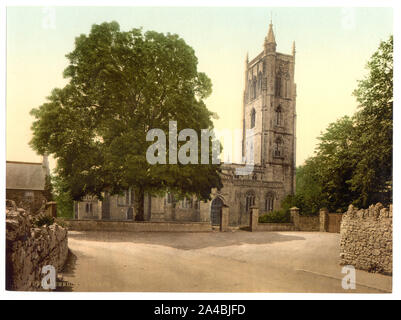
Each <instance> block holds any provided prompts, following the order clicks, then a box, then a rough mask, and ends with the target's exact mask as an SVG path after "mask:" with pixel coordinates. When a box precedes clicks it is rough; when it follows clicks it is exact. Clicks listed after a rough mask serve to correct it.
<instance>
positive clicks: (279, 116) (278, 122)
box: [274, 106, 283, 126]
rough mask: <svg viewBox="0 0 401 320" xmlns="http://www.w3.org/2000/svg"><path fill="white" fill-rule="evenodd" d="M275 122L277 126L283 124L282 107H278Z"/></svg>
mask: <svg viewBox="0 0 401 320" xmlns="http://www.w3.org/2000/svg"><path fill="white" fill-rule="evenodd" d="M274 122H275V125H276V126H281V125H282V123H283V112H282V110H281V106H278V107H277V109H276V112H275V120H274Z"/></svg>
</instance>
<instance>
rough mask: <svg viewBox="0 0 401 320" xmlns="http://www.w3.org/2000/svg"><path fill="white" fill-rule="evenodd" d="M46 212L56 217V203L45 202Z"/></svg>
mask: <svg viewBox="0 0 401 320" xmlns="http://www.w3.org/2000/svg"><path fill="white" fill-rule="evenodd" d="M46 213H47V214H48V215H49V216H51V217H54V218H57V204H56V202H54V201H50V202H47V203H46Z"/></svg>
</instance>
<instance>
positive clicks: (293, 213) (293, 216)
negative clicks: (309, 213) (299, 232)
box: [290, 207, 299, 229]
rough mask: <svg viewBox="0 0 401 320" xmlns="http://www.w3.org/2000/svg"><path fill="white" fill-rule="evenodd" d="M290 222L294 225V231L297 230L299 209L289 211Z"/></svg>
mask: <svg viewBox="0 0 401 320" xmlns="http://www.w3.org/2000/svg"><path fill="white" fill-rule="evenodd" d="M290 216H291V222H292V223H293V224H294V226H295V228H296V229H299V208H297V207H292V208H291V209H290Z"/></svg>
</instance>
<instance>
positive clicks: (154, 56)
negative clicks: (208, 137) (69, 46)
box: [31, 22, 221, 220]
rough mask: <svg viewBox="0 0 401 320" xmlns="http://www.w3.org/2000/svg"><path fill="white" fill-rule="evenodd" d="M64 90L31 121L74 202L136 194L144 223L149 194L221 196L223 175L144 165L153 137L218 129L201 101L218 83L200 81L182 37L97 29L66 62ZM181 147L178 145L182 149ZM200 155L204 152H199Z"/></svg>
mask: <svg viewBox="0 0 401 320" xmlns="http://www.w3.org/2000/svg"><path fill="white" fill-rule="evenodd" d="M66 57H67V58H68V60H69V65H68V67H67V68H66V69H65V71H64V77H66V78H67V79H69V82H68V84H67V85H66V86H65V87H64V88H62V89H59V88H58V89H54V90H53V92H52V93H51V95H50V96H49V97H48V101H47V102H46V103H44V104H43V105H41V106H40V107H39V108H36V109H33V110H32V111H31V114H32V115H33V116H34V117H35V118H36V120H35V121H34V123H33V125H32V130H33V138H32V140H31V146H32V147H33V148H34V149H35V150H37V151H38V153H40V154H45V153H46V154H51V155H53V156H54V158H55V159H57V168H56V172H57V175H58V176H59V177H60V178H61V179H62V180H63V181H62V185H63V186H64V187H65V188H66V189H68V190H69V193H70V195H71V197H72V198H73V199H75V200H80V199H81V198H82V197H83V196H84V195H87V194H92V195H96V196H98V197H99V198H100V199H101V198H102V195H103V192H105V191H106V192H108V193H110V194H117V193H120V192H121V191H122V190H124V189H127V188H129V187H132V188H134V190H135V201H136V202H135V204H136V210H137V212H138V213H139V214H137V218H138V219H139V220H142V219H143V196H144V193H146V192H148V193H157V192H165V191H167V190H170V191H175V192H178V193H192V194H196V195H198V196H199V198H200V199H207V198H208V197H209V195H210V189H211V188H212V187H218V188H220V187H221V181H220V177H219V171H220V167H219V165H213V164H209V165H196V164H188V165H182V164H174V165H173V164H155V165H150V164H149V163H148V162H147V160H146V150H147V148H148V147H149V145H150V144H151V142H148V141H146V134H147V132H148V131H149V130H150V129H153V128H158V129H162V130H163V131H164V132H165V133H166V134H167V133H168V130H169V121H170V120H173V121H177V127H178V131H180V130H181V129H183V128H191V129H194V130H195V131H196V132H197V133H198V134H199V136H200V131H201V129H212V128H213V122H212V113H211V112H210V111H209V110H208V109H207V107H206V105H205V103H204V99H205V98H206V97H208V96H209V95H210V94H211V91H212V84H211V80H210V79H209V78H208V77H207V75H206V74H204V73H201V72H198V71H197V58H196V56H195V52H194V50H193V49H192V48H191V47H190V46H189V45H187V44H186V43H185V41H184V40H183V39H181V38H180V37H179V36H178V35H175V34H169V33H167V34H162V33H157V32H155V31H147V32H143V31H142V30H141V29H132V30H130V31H126V32H125V31H120V27H119V25H118V23H117V22H111V23H103V24H100V25H93V26H92V29H91V32H90V34H89V35H85V34H82V35H80V36H79V37H77V38H76V40H75V48H74V50H73V51H72V52H70V53H69V54H67V55H66ZM184 143H185V141H184V142H179V145H180V144H181V145H182V144H184ZM199 152H200V146H199Z"/></svg>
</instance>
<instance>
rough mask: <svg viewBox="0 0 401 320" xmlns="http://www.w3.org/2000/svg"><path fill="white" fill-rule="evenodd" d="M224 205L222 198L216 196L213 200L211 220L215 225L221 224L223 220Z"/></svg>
mask: <svg viewBox="0 0 401 320" xmlns="http://www.w3.org/2000/svg"><path fill="white" fill-rule="evenodd" d="M222 207H223V201H222V200H221V199H220V198H218V197H217V198H215V199H214V200H213V201H212V205H211V208H210V221H211V223H212V225H213V226H219V225H220V221H221V208H222Z"/></svg>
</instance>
